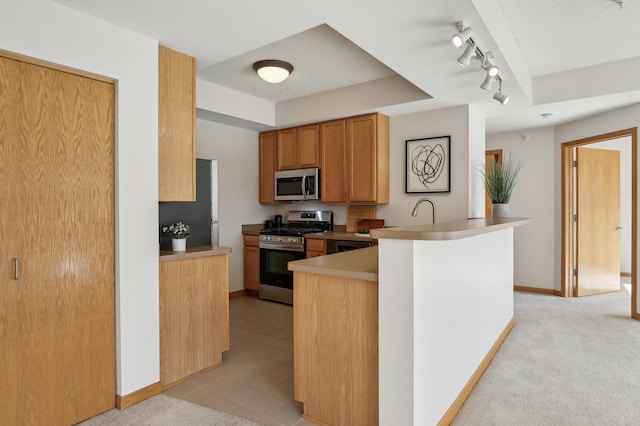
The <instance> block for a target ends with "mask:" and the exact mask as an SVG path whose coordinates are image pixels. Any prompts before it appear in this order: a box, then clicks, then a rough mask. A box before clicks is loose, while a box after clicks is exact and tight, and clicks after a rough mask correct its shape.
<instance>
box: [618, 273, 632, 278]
mask: <svg viewBox="0 0 640 426" xmlns="http://www.w3.org/2000/svg"><path fill="white" fill-rule="evenodd" d="M620 276H621V277H629V278H631V272H620Z"/></svg>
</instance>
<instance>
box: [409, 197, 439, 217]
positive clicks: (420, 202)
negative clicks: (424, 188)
mask: <svg viewBox="0 0 640 426" xmlns="http://www.w3.org/2000/svg"><path fill="white" fill-rule="evenodd" d="M425 201H426V202H428V203H429V204H431V217H433V223H436V206H435V205H434V204H433V201H431V200H430V199H428V198H420V199H419V200H418V202H417V203H416V206H415V207H414V208H413V211H412V212H411V216H413V217H416V216H417V215H418V207H419V206H420V204H422V203H423V202H425Z"/></svg>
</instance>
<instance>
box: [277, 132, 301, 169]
mask: <svg viewBox="0 0 640 426" xmlns="http://www.w3.org/2000/svg"><path fill="white" fill-rule="evenodd" d="M297 140H298V129H297V128H295V127H292V128H291V129H282V130H278V147H277V149H276V152H277V158H278V160H277V162H276V170H292V169H297V168H299V166H298V161H297V156H298V154H297Z"/></svg>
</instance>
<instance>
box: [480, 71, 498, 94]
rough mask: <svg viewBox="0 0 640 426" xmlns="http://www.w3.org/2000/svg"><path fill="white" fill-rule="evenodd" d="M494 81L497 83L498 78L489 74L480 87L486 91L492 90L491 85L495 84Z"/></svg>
mask: <svg viewBox="0 0 640 426" xmlns="http://www.w3.org/2000/svg"><path fill="white" fill-rule="evenodd" d="M494 81H496V78H495V77H494V76H492V75H489V73H487V76H486V77H485V78H484V81H483V82H482V84H481V85H480V88H481V89H484V90H491V85H492V84H493V82H494Z"/></svg>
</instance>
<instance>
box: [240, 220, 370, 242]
mask: <svg viewBox="0 0 640 426" xmlns="http://www.w3.org/2000/svg"><path fill="white" fill-rule="evenodd" d="M262 228H263V226H262V225H261V224H251V225H242V235H260V230H261V229H262ZM345 228H346V225H335V226H334V229H336V230H335V231H332V232H320V233H317V234H307V235H306V237H307V238H318V239H323V240H351V241H371V239H372V238H371V237H369V236H361V235H356V234H355V232H344V229H345Z"/></svg>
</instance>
